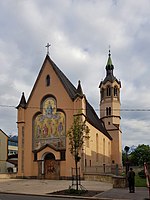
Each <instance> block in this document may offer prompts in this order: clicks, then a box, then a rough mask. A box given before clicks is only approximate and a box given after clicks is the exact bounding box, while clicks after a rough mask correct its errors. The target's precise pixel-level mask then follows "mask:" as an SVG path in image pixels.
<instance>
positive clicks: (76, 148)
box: [67, 114, 90, 190]
mask: <svg viewBox="0 0 150 200" xmlns="http://www.w3.org/2000/svg"><path fill="white" fill-rule="evenodd" d="M89 131H90V130H89V128H88V126H87V125H86V120H84V121H83V120H82V115H80V114H78V115H76V116H74V121H73V124H72V126H71V128H70V129H69V131H68V134H67V135H68V138H69V145H70V152H71V154H72V155H73V157H74V160H75V170H76V190H78V162H79V161H80V159H81V157H80V150H81V148H82V146H83V143H84V138H85V139H89Z"/></svg>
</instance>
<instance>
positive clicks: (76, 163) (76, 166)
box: [75, 159, 78, 191]
mask: <svg viewBox="0 0 150 200" xmlns="http://www.w3.org/2000/svg"><path fill="white" fill-rule="evenodd" d="M75 168H76V190H77V191H78V161H77V160H76V159H75Z"/></svg>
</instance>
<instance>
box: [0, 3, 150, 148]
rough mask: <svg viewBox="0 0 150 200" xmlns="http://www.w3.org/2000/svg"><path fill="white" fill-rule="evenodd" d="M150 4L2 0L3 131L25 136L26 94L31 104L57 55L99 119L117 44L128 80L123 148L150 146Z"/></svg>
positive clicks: (117, 60)
mask: <svg viewBox="0 0 150 200" xmlns="http://www.w3.org/2000/svg"><path fill="white" fill-rule="evenodd" d="M149 8H150V1H149V0H138V1H137V0H132V1H131V0H125V1H122V0H44V1H43V0H32V1H31V0H0V27H1V30H0V129H2V130H3V131H4V132H5V133H6V134H8V135H9V134H15V133H17V125H16V121H17V110H16V109H15V107H16V106H17V105H18V103H19V101H20V97H21V93H22V92H25V96H26V99H28V97H29V94H30V92H31V89H32V87H33V84H34V82H35V80H36V78H37V75H38V73H39V70H40V68H41V66H42V63H43V60H44V58H45V56H46V48H45V45H46V44H47V43H48V42H49V43H50V44H51V48H50V57H51V58H52V60H53V61H54V62H55V63H56V64H57V66H58V67H59V68H60V69H61V70H62V71H63V72H64V73H65V75H66V76H67V77H68V78H69V79H70V81H71V82H72V83H73V84H74V85H75V86H77V82H78V80H81V84H82V88H83V91H84V93H85V94H86V97H87V99H88V101H89V102H90V103H91V105H92V106H93V107H94V109H95V110H96V111H97V113H98V114H99V99H100V97H99V88H98V86H99V83H100V81H101V80H102V79H103V78H104V77H105V66H106V62H107V58H108V50H109V45H110V46H111V47H110V49H111V55H112V61H113V64H114V67H115V69H114V75H115V76H116V77H117V78H118V80H121V83H122V88H121V117H122V120H121V128H122V143H123V146H126V145H127V146H132V145H138V144H148V145H150V84H149V83H150V77H149V76H150V10H149Z"/></svg>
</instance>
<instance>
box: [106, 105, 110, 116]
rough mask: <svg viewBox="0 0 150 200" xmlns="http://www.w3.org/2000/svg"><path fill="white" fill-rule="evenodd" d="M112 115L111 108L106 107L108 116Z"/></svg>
mask: <svg viewBox="0 0 150 200" xmlns="http://www.w3.org/2000/svg"><path fill="white" fill-rule="evenodd" d="M109 115H111V107H106V116H109Z"/></svg>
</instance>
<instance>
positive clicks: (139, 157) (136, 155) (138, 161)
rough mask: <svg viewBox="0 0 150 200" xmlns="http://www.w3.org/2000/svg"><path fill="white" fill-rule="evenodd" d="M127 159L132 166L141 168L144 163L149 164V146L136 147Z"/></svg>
mask: <svg viewBox="0 0 150 200" xmlns="http://www.w3.org/2000/svg"><path fill="white" fill-rule="evenodd" d="M129 159H130V161H131V163H132V164H134V165H138V166H143V165H144V162H150V146H149V145H145V144H142V145H138V147H137V148H136V149H135V150H134V151H133V152H131V154H130V156H129Z"/></svg>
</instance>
